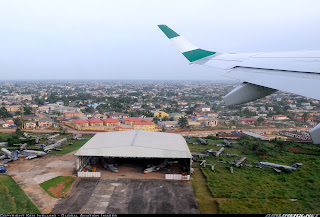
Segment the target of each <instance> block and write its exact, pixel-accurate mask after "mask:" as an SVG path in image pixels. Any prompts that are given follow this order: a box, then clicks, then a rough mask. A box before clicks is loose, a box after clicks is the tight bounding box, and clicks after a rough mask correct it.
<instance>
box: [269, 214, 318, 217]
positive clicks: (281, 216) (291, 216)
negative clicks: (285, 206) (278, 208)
mask: <svg viewBox="0 0 320 217" xmlns="http://www.w3.org/2000/svg"><path fill="white" fill-rule="evenodd" d="M266 217H320V216H319V214H267V215H266Z"/></svg>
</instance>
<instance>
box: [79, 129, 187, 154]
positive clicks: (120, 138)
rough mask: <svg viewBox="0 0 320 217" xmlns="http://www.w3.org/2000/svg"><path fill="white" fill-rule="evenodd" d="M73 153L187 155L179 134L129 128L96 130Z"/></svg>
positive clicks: (185, 144)
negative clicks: (110, 130)
mask: <svg viewBox="0 0 320 217" xmlns="http://www.w3.org/2000/svg"><path fill="white" fill-rule="evenodd" d="M75 155H76V156H109V157H143V158H147V157H150V158H191V157H192V156H191V153H190V151H189V148H188V145H187V143H186V141H185V139H184V138H183V137H182V136H181V135H180V134H173V133H162V132H151V131H144V130H131V131H120V132H108V133H97V134H96V135H95V136H94V137H92V138H91V139H90V140H89V141H88V142H87V143H86V144H84V146H82V148H80V149H79V151H78V152H77V153H76V154H75Z"/></svg>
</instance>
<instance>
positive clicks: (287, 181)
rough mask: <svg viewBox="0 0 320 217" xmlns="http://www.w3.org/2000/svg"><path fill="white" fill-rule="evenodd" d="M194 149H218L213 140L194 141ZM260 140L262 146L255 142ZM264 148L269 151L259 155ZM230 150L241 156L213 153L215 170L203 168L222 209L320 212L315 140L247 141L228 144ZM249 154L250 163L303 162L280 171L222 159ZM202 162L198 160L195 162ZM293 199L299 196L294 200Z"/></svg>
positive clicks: (319, 161)
mask: <svg viewBox="0 0 320 217" xmlns="http://www.w3.org/2000/svg"><path fill="white" fill-rule="evenodd" d="M195 141H196V139H191V140H190V141H189V143H191V144H190V145H189V147H190V150H191V151H192V152H193V151H194V152H204V151H205V150H207V149H214V150H218V149H219V148H220V147H216V146H214V145H213V144H214V143H217V142H219V141H218V140H215V141H210V144H209V145H205V146H203V145H200V144H192V143H193V142H195ZM256 144H259V145H258V147H257V146H255V145H256ZM261 149H263V150H264V151H265V153H266V154H264V155H259V154H258V150H261ZM224 153H228V154H237V156H233V157H227V156H224V155H222V156H221V157H219V158H215V157H213V156H209V157H207V158H206V161H207V164H215V172H212V171H211V168H209V166H207V167H206V168H202V172H203V174H204V175H205V177H206V178H207V184H208V187H209V189H210V191H211V193H212V195H213V197H215V198H219V199H217V200H216V201H217V203H218V205H219V213H224V214H227V213H233V214H238V213H239V214H240V213H248V214H249V213H319V212H320V174H319V172H320V157H319V154H320V147H319V146H316V145H312V144H290V145H288V147H286V148H285V149H284V148H282V149H280V148H279V147H277V146H276V144H275V143H271V142H263V143H262V142H258V141H243V142H242V143H241V145H240V144H234V146H233V148H225V152H224ZM241 157H247V161H246V163H247V164H252V165H256V162H260V161H266V162H272V163H278V164H284V165H288V166H291V165H292V164H293V163H294V162H299V163H303V165H302V167H300V168H298V169H297V170H296V171H292V172H288V171H283V172H281V173H280V174H278V173H276V172H275V171H273V170H272V169H270V168H261V169H260V168H255V167H253V168H250V167H245V166H244V167H241V168H234V169H233V171H234V172H233V174H232V173H231V172H230V164H223V163H219V162H218V160H224V161H228V162H230V161H235V160H238V159H240V158H241ZM194 163H195V164H198V162H194ZM290 199H297V201H291V200H290Z"/></svg>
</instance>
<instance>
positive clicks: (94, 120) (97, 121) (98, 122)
mask: <svg viewBox="0 0 320 217" xmlns="http://www.w3.org/2000/svg"><path fill="white" fill-rule="evenodd" d="M88 122H89V125H90V126H91V127H102V126H103V121H102V120H100V119H98V118H91V119H88Z"/></svg>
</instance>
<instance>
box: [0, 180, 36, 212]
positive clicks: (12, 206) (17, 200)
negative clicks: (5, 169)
mask: <svg viewBox="0 0 320 217" xmlns="http://www.w3.org/2000/svg"><path fill="white" fill-rule="evenodd" d="M0 192H1V193H0V213H2V214H28V213H33V214H40V211H39V210H38V209H37V207H36V206H35V205H34V204H33V203H32V202H31V200H30V199H29V198H28V196H27V195H26V194H25V193H24V192H23V191H22V190H21V188H20V187H19V185H18V184H17V183H16V182H15V181H14V180H13V179H12V178H11V177H10V176H7V175H0Z"/></svg>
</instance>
